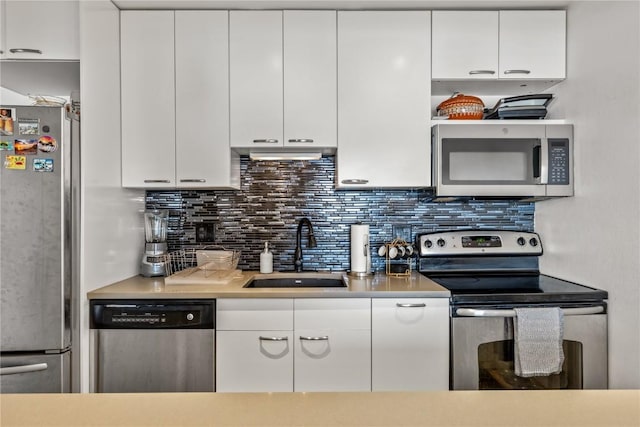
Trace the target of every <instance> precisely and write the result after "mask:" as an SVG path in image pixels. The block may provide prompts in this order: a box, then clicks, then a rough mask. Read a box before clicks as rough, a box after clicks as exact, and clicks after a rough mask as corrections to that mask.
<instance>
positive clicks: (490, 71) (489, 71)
mask: <svg viewBox="0 0 640 427" xmlns="http://www.w3.org/2000/svg"><path fill="white" fill-rule="evenodd" d="M495 73H496V72H495V71H493V70H471V71H469V74H471V75H474V74H495Z"/></svg>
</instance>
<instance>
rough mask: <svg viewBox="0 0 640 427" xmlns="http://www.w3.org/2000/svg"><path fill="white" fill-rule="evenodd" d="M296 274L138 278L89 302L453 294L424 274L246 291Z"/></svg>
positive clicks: (93, 294)
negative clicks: (260, 280)
mask: <svg viewBox="0 0 640 427" xmlns="http://www.w3.org/2000/svg"><path fill="white" fill-rule="evenodd" d="M291 274H293V273H272V274H260V273H257V272H255V271H238V274H237V275H235V276H234V277H233V278H232V279H231V280H229V281H228V282H215V281H212V282H211V283H208V284H207V283H206V282H202V283H200V284H166V283H165V279H164V278H163V277H159V278H146V277H142V276H134V277H131V278H128V279H125V280H122V281H120V282H117V283H113V284H111V285H108V286H105V287H102V288H100V289H96V290H94V291H91V292H89V293H88V294H87V296H88V298H89V299H135V298H141V299H150V298H157V299H169V298H180V299H188V298H193V299H204V298H398V297H402V298H448V297H449V296H450V292H449V291H448V290H447V289H445V288H443V287H442V286H440V285H438V284H437V283H435V282H434V281H432V280H430V279H428V278H426V277H424V276H423V275H421V274H420V273H417V272H412V273H411V275H410V276H406V277H394V276H386V275H385V274H375V275H373V276H369V277H365V278H356V277H351V276H348V275H346V274H345V273H305V274H310V275H317V276H322V277H334V278H336V277H337V278H340V277H344V278H345V281H346V283H347V287H346V288H244V285H246V284H247V283H248V282H249V281H250V280H251V279H252V278H254V277H278V276H282V275H291Z"/></svg>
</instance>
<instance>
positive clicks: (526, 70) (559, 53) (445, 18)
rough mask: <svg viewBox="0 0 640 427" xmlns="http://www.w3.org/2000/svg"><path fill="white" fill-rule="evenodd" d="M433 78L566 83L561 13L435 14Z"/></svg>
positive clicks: (563, 14)
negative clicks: (557, 81) (561, 81)
mask: <svg viewBox="0 0 640 427" xmlns="http://www.w3.org/2000/svg"><path fill="white" fill-rule="evenodd" d="M432 17H433V19H432V36H433V40H432V61H433V64H432V78H433V79H434V80H447V79H452V80H453V79H461V80H474V79H493V80H496V79H518V80H529V79H530V80H536V79H554V80H560V79H564V78H565V76H566V73H565V68H566V65H565V64H566V12H565V11H564V10H518V11H516V10H509V11H434V12H433V15H432Z"/></svg>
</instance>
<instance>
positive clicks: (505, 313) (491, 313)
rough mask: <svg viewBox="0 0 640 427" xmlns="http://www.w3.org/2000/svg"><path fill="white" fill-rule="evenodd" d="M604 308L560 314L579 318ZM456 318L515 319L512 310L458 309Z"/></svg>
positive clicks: (574, 309)
mask: <svg viewBox="0 0 640 427" xmlns="http://www.w3.org/2000/svg"><path fill="white" fill-rule="evenodd" d="M603 312H604V307H603V306H601V305H598V306H595V307H581V308H563V309H562V314H563V315H565V316H579V315H585V314H598V313H603ZM456 314H457V315H458V316H464V317H516V312H515V311H514V310H482V309H476V308H458V309H457V310H456Z"/></svg>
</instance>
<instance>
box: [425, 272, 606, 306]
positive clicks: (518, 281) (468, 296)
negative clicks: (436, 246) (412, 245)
mask: <svg viewBox="0 0 640 427" xmlns="http://www.w3.org/2000/svg"><path fill="white" fill-rule="evenodd" d="M423 274H424V273H423ZM425 276H427V277H429V278H430V279H431V280H433V281H434V282H436V283H438V284H439V285H441V286H443V287H445V288H447V289H448V290H449V291H451V302H452V303H454V304H457V303H464V304H474V303H478V304H487V303H490V304H502V303H538V302H558V303H560V302H582V301H584V302H587V301H602V300H603V299H606V298H607V293H606V292H605V291H601V290H598V289H594V288H590V287H588V286H583V285H578V284H577V283H572V282H568V281H566V280H561V279H557V278H555V277H551V276H546V275H535V276H529V275H527V276H504V275H500V276H430V275H427V274H425Z"/></svg>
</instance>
